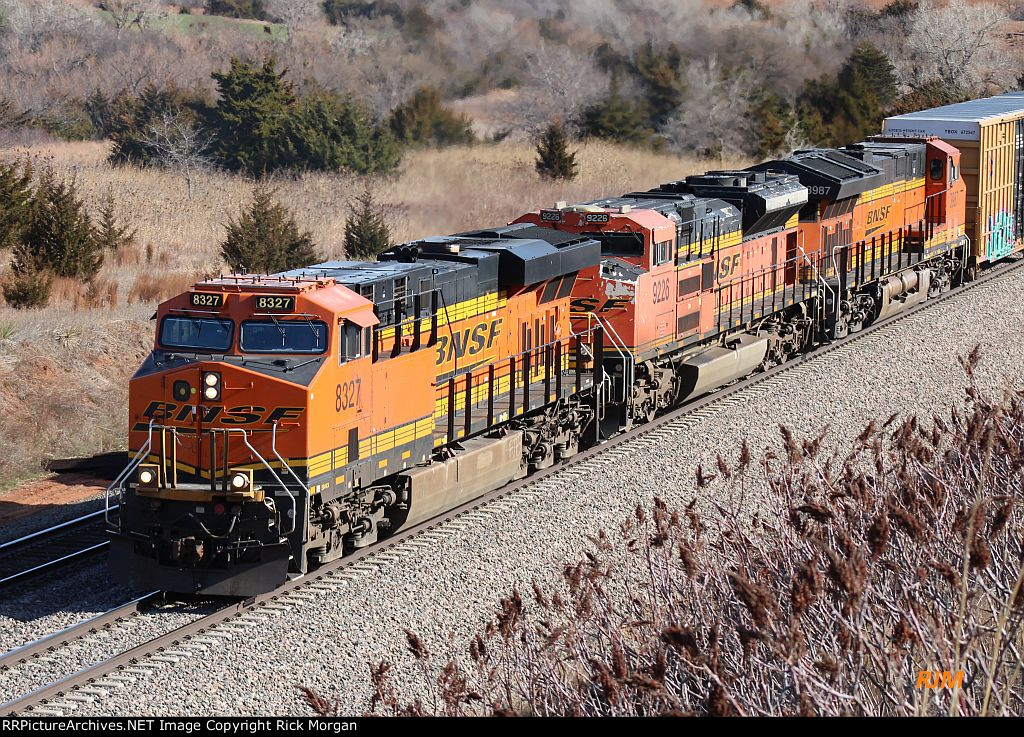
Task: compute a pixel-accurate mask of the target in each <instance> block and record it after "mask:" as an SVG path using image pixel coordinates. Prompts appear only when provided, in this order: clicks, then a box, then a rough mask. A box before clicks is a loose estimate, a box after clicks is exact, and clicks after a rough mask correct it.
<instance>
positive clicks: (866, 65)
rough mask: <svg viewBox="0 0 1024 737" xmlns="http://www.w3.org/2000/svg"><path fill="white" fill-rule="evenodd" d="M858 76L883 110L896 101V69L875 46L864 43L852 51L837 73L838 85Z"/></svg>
mask: <svg viewBox="0 0 1024 737" xmlns="http://www.w3.org/2000/svg"><path fill="white" fill-rule="evenodd" d="M855 74H856V75H859V76H860V77H861V79H863V80H864V83H865V84H866V85H867V87H868V89H869V90H870V92H871V94H872V95H874V97H875V99H876V100H878V102H879V104H880V105H881V106H882V107H883V108H885V107H888V106H889V105H892V103H893V102H894V101H895V100H896V96H897V94H898V92H899V90H898V88H897V87H896V68H895V67H894V66H893V65H892V62H891V61H889V57H888V56H886V55H885V53H884V52H883V51H881V50H879V49H878V48H877V47H876V46H874V45H872V44H870V43H867V42H864V43H862V44H860V45H859V46H858V47H857V48H856V49H854V51H853V54H851V55H850V58H849V59H848V60H847V62H846V64H845V65H844V66H843V70H842V71H841V72H840V73H839V83H840V84H845V83H847V82H848V81H850V79H851V78H852V76H853V75H855Z"/></svg>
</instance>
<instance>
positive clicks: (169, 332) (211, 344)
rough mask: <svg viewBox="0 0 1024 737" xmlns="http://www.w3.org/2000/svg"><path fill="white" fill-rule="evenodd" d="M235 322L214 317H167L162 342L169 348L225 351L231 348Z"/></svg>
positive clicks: (161, 328) (161, 333)
mask: <svg viewBox="0 0 1024 737" xmlns="http://www.w3.org/2000/svg"><path fill="white" fill-rule="evenodd" d="M234 332H235V324H234V323H233V322H231V321H230V320H219V319H217V318H214V317H165V318H164V321H163V323H161V325H160V342H161V343H162V344H163V345H164V346H166V347H168V348H187V349H189V350H194V351H209V352H211V353H224V352H226V351H228V350H230V349H231V336H232V335H233V334H234Z"/></svg>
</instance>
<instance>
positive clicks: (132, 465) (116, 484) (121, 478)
mask: <svg viewBox="0 0 1024 737" xmlns="http://www.w3.org/2000/svg"><path fill="white" fill-rule="evenodd" d="M154 429H159V430H171V431H172V432H174V433H175V438H177V429H178V428H176V427H173V426H170V425H155V424H154V420H150V421H149V428H148V434H147V436H146V442H145V443H144V444H143V446H142V447H141V448H139V450H138V452H137V453H136V454H135V455H134V456H133V457H132V459H131V461H129V462H128V465H127V466H125V468H124V470H122V471H121V473H119V474H118V475H117V478H115V479H114V481H113V483H111V484H110V486H108V487H107V490H106V493H105V495H104V504H103V518H104V520H105V521H106V523H107V524H108V525H110V524H111V521H110V512H111V506H110V493H111V492H112V491H113V490H114V489H115V488H116V489H118V499H119V504H121V503H123V502H124V500H123V499H122V498H121V495H122V494H123V492H124V482H125V481H126V480H127V479H128V477H129V476H130V475H131V473H132V472H133V471H134V470H135V469H136V468H138V466H139V464H140V463H141V462H142V460H143V458H145V457H146V455H148V454H149V451H150V450H151V449H152V447H153V430H154ZM209 432H210V433H213V434H216V433H219V432H222V433H224V434H225V435H230V434H231V433H233V432H234V433H241V435H242V442H243V443H245V447H246V448H248V449H249V452H251V453H252V454H253V455H254V456H256V457H257V458H258V459H259V461H260V463H262V464H263V466H264V467H265V468H266V469H267V470H268V471H270V475H271V476H273V477H274V480H275V481H276V482H277V483H278V484H279V485H280V486H281V488H282V489H284V492H285V494H287V495H288V499H289V500H290V501H291V503H292V526H291V529H290V530H288V531H287V532H282V534H284V535H290V534H292V533H293V532H295V528H296V527H297V526H298V514H299V506H298V502H297V501H296V499H295V495H294V494H292V491H291V489H289V488H288V485H287V484H286V483H285V482H284V481H283V480H282V479H281V477H280V476H278V475H277V472H276V471H274V468H273V466H271V465H270V463H268V462H267V460H266V459H265V458H264V457H263V456H262V455H260V453H259V451H257V450H256V449H255V448H254V447H253V446H252V443H250V442H249V434H248V432H247V431H246V430H245V428H241V427H223V428H220V427H218V428H210V430H209ZM270 442H271V450H272V451H273V453H274V455H275V456H276V457H277V460H278V461H279V462H280V463H281V465H282V467H283V468H286V469H287V470H288V473H290V474H291V475H292V477H293V478H294V479H295V480H296V481H297V482H298V484H299V486H301V487H302V490H303V491H305V492H306V494H307V495H308V494H309V488H308V487H307V486H306V485H305V484H304V483H303V482H302V479H300V478H299V477H298V475H297V474H296V473H295V471H294V470H293V469H292V467H291V466H290V465H288V463H287V462H286V461H285V460H284V458H282V457H281V454H280V453H278V451H277V423H276V422H275V423H274V426H273V428H272V430H271V440H270ZM213 475H214V469H212V468H211V469H210V477H211V479H212V478H213ZM119 524H120V523H119Z"/></svg>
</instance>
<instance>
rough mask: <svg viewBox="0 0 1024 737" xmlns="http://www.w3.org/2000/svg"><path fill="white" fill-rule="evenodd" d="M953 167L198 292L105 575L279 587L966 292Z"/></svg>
mask: <svg viewBox="0 0 1024 737" xmlns="http://www.w3.org/2000/svg"><path fill="white" fill-rule="evenodd" d="M1022 108H1024V106H1022ZM960 156H961V154H960V151H959V150H958V149H957V148H956V147H955V146H953V145H950V144H949V143H948V142H946V141H944V140H943V139H942V138H940V137H936V136H932V135H926V136H919V137H914V136H911V135H903V134H900V135H891V136H889V137H876V138H872V139H870V140H867V141H864V142H861V143H857V144H853V145H849V146H845V147H842V148H834V149H814V150H809V151H800V152H797V153H795V154H793V155H792V156H789V157H786V158H781V159H778V160H774V161H767V162H763V163H760V164H758V165H756V166H753V167H750V168H748V169H743V170H729V171H712V172H708V173H707V174H703V175H699V176H689V177H686V178H685V179H680V180H678V181H673V182H667V183H665V184H662V185H660V186H658V187H654V188H652V189H648V190H645V191H635V192H629V193H627V194H624V195H623V196H621V197H612V198H605V199H600V200H594V201H591V202H585V203H578V204H567V203H565V202H559V203H556V204H555V206H554V207H551V208H545V209H540V210H537V211H535V212H530V213H526V214H524V215H523V216H521V217H519V218H517V219H516V220H515V221H514V222H512V223H511V224H508V225H502V226H499V227H494V228H487V229H481V230H474V231H470V232H466V233H460V234H457V235H450V236H442V237H432V238H423V239H421V240H417V241H413V242H410V243H405V244H402V245H399V246H396V247H394V248H392V249H391V250H389V251H387V252H386V253H384V254H382V255H381V256H380V257H379V259H378V260H377V261H376V262H372V263H369V262H351V261H332V262H326V263H321V264H316V265H312V266H309V267H306V268H301V269H295V270H292V271H287V272H283V273H279V274H271V275H249V274H244V275H242V274H234V275H231V276H223V277H220V278H217V279H210V280H206V281H202V282H199V283H197V284H196V285H195V286H194V287H192V288H191V289H189V290H188V291H187V292H186V293H184V294H181V295H179V296H177V297H174V298H172V299H170V300H168V301H166V302H164V303H163V304H161V305H160V306H159V308H158V310H157V313H156V315H155V320H156V335H155V344H154V347H153V351H152V353H151V354H150V355H149V357H148V358H147V359H146V361H145V363H144V364H143V365H142V367H141V368H140V369H139V370H138V372H137V373H136V374H135V376H134V377H133V378H132V380H131V384H130V402H129V412H130V423H131V424H130V431H129V447H130V449H131V457H132V460H131V463H130V464H129V465H128V467H127V468H125V470H124V472H123V473H122V474H121V476H120V477H119V478H118V479H117V480H116V481H115V483H114V484H113V486H112V487H111V490H110V491H109V493H108V507H110V506H112V505H111V504H110V502H111V501H112V500H114V499H116V500H117V501H118V503H119V508H118V511H117V515H116V519H115V518H114V517H113V516H112V517H111V521H112V531H111V546H110V563H111V566H112V568H113V570H114V572H115V573H116V574H117V575H118V576H119V577H120V578H122V579H124V580H126V581H128V582H130V583H132V584H134V585H137V586H139V587H146V588H150V589H151V588H160V589H164V590H167V591H174V592H188V593H193V592H203V593H207V594H224V595H240V596H249V595H253V594H258V593H262V592H265V591H268V590H272V589H273V588H275V587H276V586H278V585H280V584H281V583H282V582H284V581H285V580H286V579H287V578H288V577H295V576H301V575H303V574H305V573H307V572H309V571H311V570H314V569H316V568H317V567H318V566H320V565H322V564H323V563H325V562H327V561H330V560H333V559H336V558H338V557H340V556H343V555H345V554H346V553H349V552H351V551H353V550H355V549H358V548H361V547H364V546H366V545H370V544H372V543H374V542H376V541H377V540H380V539H383V538H385V537H387V536H388V535H389V534H392V533H393V532H394V531H396V530H398V529H400V528H403V527H408V526H411V525H416V524H419V523H421V522H424V521H426V520H429V519H430V518H432V517H434V516H436V515H438V514H441V513H443V512H445V511H447V510H450V509H452V508H454V507H456V506H458V505H460V504H463V503H465V502H467V501H469V500H472V499H474V498H476V497H478V496H480V495H481V494H483V493H485V492H487V491H489V490H491V489H494V488H498V487H500V486H502V485H504V484H506V483H508V482H510V481H512V480H515V479H518V478H522V477H524V476H525V475H527V474H529V473H530V472H531V471H533V470H536V469H540V468H544V467H547V466H550V465H551V464H553V463H556V462H558V461H561V460H563V459H566V458H569V457H571V456H572V455H573V454H575V453H577V452H579V450H580V449H582V448H585V447H587V446H589V445H592V444H595V443H599V442H601V441H602V439H605V438H607V437H609V436H611V435H613V434H615V433H618V432H621V431H623V430H626V429H628V428H630V427H632V426H634V425H637V424H642V423H644V422H648V421H650V420H651V419H652V418H653V417H655V416H656V415H657V414H658V413H659V412H660V411H663V410H665V409H668V408H670V407H673V406H676V405H678V404H679V403H680V402H682V401H683V400H685V399H686V398H688V397H695V396H698V395H701V394H705V393H707V392H709V391H712V390H714V389H716V388H718V387H721V386H723V385H725V384H728V383H729V382H732V381H734V380H736V379H739V378H741V377H744V376H746V375H748V374H751V373H753V372H756V371H759V370H763V369H766V368H769V367H771V366H774V365H777V364H780V363H782V362H784V361H786V360H787V359H788V358H790V357H791V356H794V355H796V354H798V353H800V352H802V351H807V350H809V349H812V348H813V347H814V346H816V345H819V344H821V343H824V342H828V341H831V340H835V339H838V338H841V337H842V336H845V335H847V334H849V333H852V332H856V331H857V330H860V329H862V328H863V327H864V326H866V325H868V324H869V323H871V322H873V321H877V320H880V319H884V318H886V317H888V316H890V315H893V314H896V313H898V312H899V311H900V310H904V309H907V308H908V307H910V306H912V305H915V304H918V303H920V302H922V301H924V300H926V299H928V298H929V297H930V296H933V295H936V294H938V293H941V292H942V291H944V290H947V289H949V288H950V287H951V286H954V285H956V284H958V283H960V282H961V281H963V280H966V279H970V278H971V277H972V276H973V275H974V274H975V273H976V272H977V269H978V268H980V267H982V266H983V265H984V264H985V263H986V262H987V261H988V260H990V259H988V258H987V254H986V252H985V251H984V250H983V249H981V248H979V247H977V246H978V244H977V243H972V241H971V239H970V237H969V236H968V235H967V234H966V227H967V225H968V222H969V217H968V216H969V213H968V209H969V208H968V202H969V198H970V197H971V196H972V193H971V192H969V191H968V189H967V186H966V184H965V179H966V177H964V176H961V172H962V169H961V160H960ZM976 179H977V177H976V176H975V180H976ZM976 221H977V215H974V221H971V222H976ZM1019 249H1020V245H1019V241H1018V242H1017V243H1016V244H1015V245H1014V247H1013V248H1011V249H1009V250H1008V251H1006V252H1005V253H1002V254H1000V256H1005V255H1006V253H1009V252H1012V251H1017V250H1019Z"/></svg>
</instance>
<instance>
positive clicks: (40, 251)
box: [11, 171, 103, 281]
mask: <svg viewBox="0 0 1024 737" xmlns="http://www.w3.org/2000/svg"><path fill="white" fill-rule="evenodd" d="M102 265H103V247H102V245H101V244H100V243H98V242H97V240H96V236H95V231H94V230H93V225H92V220H91V219H90V217H89V213H88V212H86V209H85V204H84V203H83V202H82V198H81V197H79V195H78V187H77V186H76V185H75V180H74V179H73V178H72V179H64V178H62V179H58V178H57V177H56V176H54V174H53V173H52V172H49V171H47V172H44V173H43V175H42V176H41V177H40V180H39V185H38V186H37V187H36V192H35V195H34V196H33V198H32V205H31V212H30V214H29V220H28V226H27V227H26V228H25V231H24V235H23V236H22V240H21V242H20V243H19V244H17V245H16V246H15V247H14V251H13V259H12V264H11V268H12V270H14V271H15V273H18V274H20V273H21V272H26V273H27V272H31V271H40V270H43V269H46V270H49V271H52V272H53V273H54V274H55V275H56V276H64V277H70V278H75V279H84V280H85V281H91V280H92V278H93V277H94V276H96V272H97V271H99V269H100V266H102Z"/></svg>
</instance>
